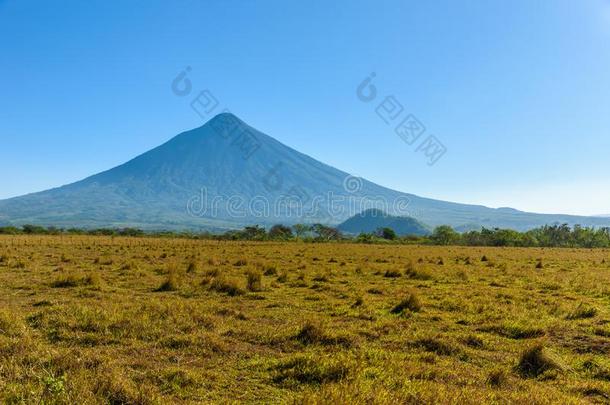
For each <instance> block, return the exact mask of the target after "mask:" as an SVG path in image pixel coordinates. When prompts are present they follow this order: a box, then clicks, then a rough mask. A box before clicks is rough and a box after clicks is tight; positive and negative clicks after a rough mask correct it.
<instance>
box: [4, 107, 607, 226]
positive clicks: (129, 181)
mask: <svg viewBox="0 0 610 405" xmlns="http://www.w3.org/2000/svg"><path fill="white" fill-rule="evenodd" d="M369 208H382V209H383V211H385V212H387V213H388V214H390V215H394V216H402V217H406V216H409V217H414V218H416V219H417V220H418V221H420V222H422V223H425V224H427V225H429V226H437V225H442V224H448V225H452V226H454V227H456V228H464V229H466V228H473V227H478V226H485V227H503V228H513V229H516V230H526V229H530V228H533V227H537V226H541V225H544V224H555V223H567V224H569V225H574V224H581V225H583V226H610V219H608V218H605V219H604V218H592V217H578V216H568V215H543V214H531V213H525V212H521V211H517V210H512V209H506V208H503V209H492V208H487V207H483V206H478V205H467V204H458V203H452V202H445V201H439V200H433V199H428V198H422V197H418V196H416V195H414V194H408V193H402V192H399V191H395V190H391V189H388V188H385V187H382V186H379V185H377V184H375V183H372V182H370V181H367V180H365V179H361V178H356V177H353V176H350V175H349V174H348V173H346V172H343V171H341V170H338V169H335V168H333V167H331V166H328V165H326V164H324V163H321V162H319V161H317V160H315V159H313V158H311V157H309V156H307V155H304V154H302V153H300V152H298V151H296V150H294V149H292V148H290V147H288V146H285V145H284V144H282V143H280V142H278V141H277V140H275V139H273V138H271V137H270V136H268V135H266V134H264V133H262V132H260V131H258V130H256V129H254V128H252V127H250V126H249V125H247V124H246V123H244V122H243V121H241V120H240V119H239V118H237V117H236V116H234V115H232V114H228V113H223V114H219V115H217V116H216V117H214V118H213V119H211V120H210V121H208V122H207V123H206V124H205V125H203V126H201V127H199V128H196V129H193V130H190V131H186V132H183V133H181V134H179V135H177V136H175V137H174V138H172V139H170V140H169V141H168V142H166V143H164V144H163V145H161V146H159V147H157V148H154V149H152V150H150V151H148V152H146V153H144V154H142V155H140V156H138V157H136V158H134V159H132V160H130V161H129V162H126V163H125V164H123V165H120V166H117V167H115V168H113V169H110V170H108V171H105V172H102V173H99V174H96V175H93V176H91V177H88V178H86V179H84V180H81V181H79V182H76V183H73V184H69V185H66V186H62V187H58V188H54V189H51V190H47V191H42V192H39V193H33V194H28V195H25V196H21V197H16V198H11V199H8V200H3V201H0V223H4V224H11V225H22V224H38V225H45V226H58V227H85V228H93V227H124V226H133V227H139V228H142V229H172V230H176V229H191V230H199V229H207V230H223V229H231V228H238V227H242V226H244V225H249V224H261V225H270V224H274V223H280V222H281V223H286V224H291V223H297V222H308V223H314V222H321V223H326V224H331V225H336V224H339V223H341V222H343V221H344V220H346V219H348V218H349V217H352V216H353V215H355V214H357V213H359V212H361V211H364V210H366V209H369Z"/></svg>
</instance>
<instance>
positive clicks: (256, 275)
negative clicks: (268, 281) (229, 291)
mask: <svg viewBox="0 0 610 405" xmlns="http://www.w3.org/2000/svg"><path fill="white" fill-rule="evenodd" d="M246 288H247V289H248V291H252V292H260V291H262V290H263V275H262V274H261V272H260V271H259V270H256V269H250V270H248V271H247V272H246Z"/></svg>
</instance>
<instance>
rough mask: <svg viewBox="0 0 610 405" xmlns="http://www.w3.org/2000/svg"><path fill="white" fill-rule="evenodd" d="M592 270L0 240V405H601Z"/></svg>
mask: <svg viewBox="0 0 610 405" xmlns="http://www.w3.org/2000/svg"><path fill="white" fill-rule="evenodd" d="M607 260H610V251H607V250H561V249H508V248H463V247H419V246H378V245H353V244H301V243H239V242H216V241H192V240H180V239H152V238H151V239H147V238H141V239H136V238H105V237H78V236H72V237H41V236H18V237H0V402H3V403H27V404H30V403H41V402H43V403H48V404H53V403H60V404H61V403H84V404H86V403H90V404H94V403H111V404H121V403H138V404H139V403H141V404H146V403H160V404H167V403H193V402H203V403H226V402H231V401H235V402H254V403H310V404H315V403H345V404H347V403H350V404H358V403H381V404H384V403H385V404H394V403H477V404H480V403H528V404H530V403H563V404H565V403H609V402H610V357H609V354H610V308H609V304H610V262H609V263H606V261H607Z"/></svg>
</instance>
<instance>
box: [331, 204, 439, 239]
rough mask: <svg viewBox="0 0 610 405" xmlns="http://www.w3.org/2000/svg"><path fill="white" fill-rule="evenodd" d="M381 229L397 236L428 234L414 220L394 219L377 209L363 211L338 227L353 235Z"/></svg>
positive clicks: (424, 228) (426, 228)
mask: <svg viewBox="0 0 610 405" xmlns="http://www.w3.org/2000/svg"><path fill="white" fill-rule="evenodd" d="M381 228H390V229H392V230H394V232H396V234H397V235H398V236H407V235H417V236H423V235H428V234H429V233H430V229H428V227H426V226H425V225H424V224H422V223H420V222H419V221H418V220H416V219H414V218H410V217H395V216H392V215H388V214H386V213H385V212H383V211H381V210H377V209H368V210H365V211H363V212H362V213H360V214H356V215H354V216H353V217H351V218H349V219H348V220H346V221H345V222H343V223H342V224H340V225H339V226H338V229H339V230H340V231H342V232H345V233H350V234H354V235H357V234H360V233H372V232H375V231H377V230H378V229H381Z"/></svg>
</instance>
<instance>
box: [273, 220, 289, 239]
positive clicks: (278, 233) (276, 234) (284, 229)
mask: <svg viewBox="0 0 610 405" xmlns="http://www.w3.org/2000/svg"><path fill="white" fill-rule="evenodd" d="M269 238H270V239H281V240H287V239H292V229H290V227H288V226H285V225H281V224H278V225H273V226H272V227H271V229H269Z"/></svg>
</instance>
